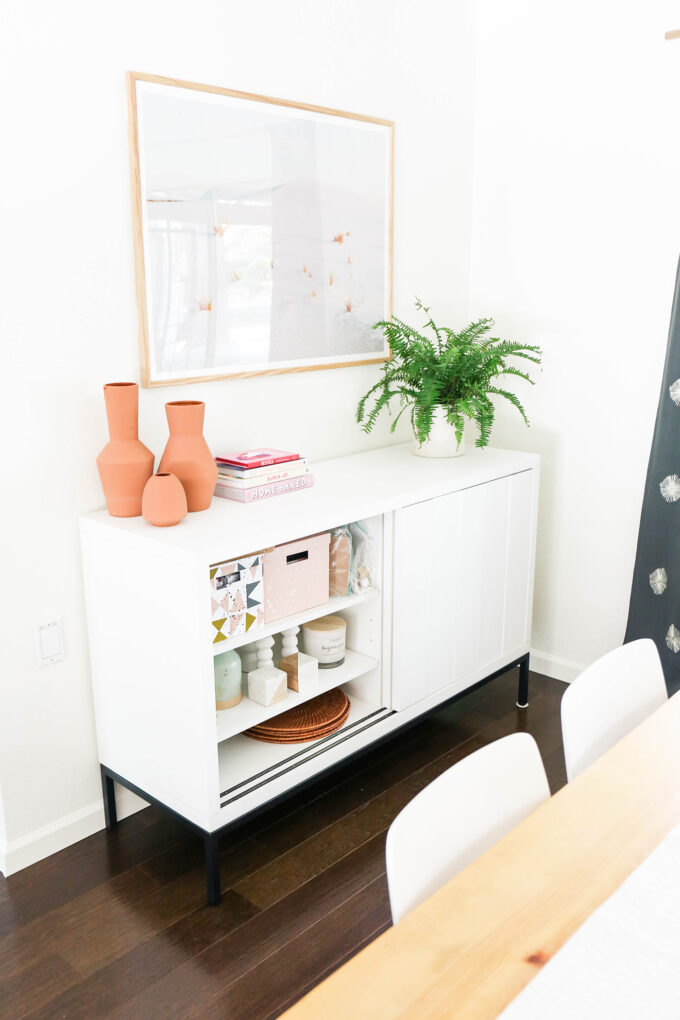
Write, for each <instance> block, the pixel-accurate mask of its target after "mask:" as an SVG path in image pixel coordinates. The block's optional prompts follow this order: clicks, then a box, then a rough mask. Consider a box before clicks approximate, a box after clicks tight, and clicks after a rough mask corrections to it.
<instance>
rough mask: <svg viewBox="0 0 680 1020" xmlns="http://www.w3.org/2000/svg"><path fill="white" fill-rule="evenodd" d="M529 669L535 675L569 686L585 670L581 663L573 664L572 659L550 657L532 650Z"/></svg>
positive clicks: (545, 653) (535, 649)
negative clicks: (533, 671) (541, 674)
mask: <svg viewBox="0 0 680 1020" xmlns="http://www.w3.org/2000/svg"><path fill="white" fill-rule="evenodd" d="M529 668H530V669H533V670H535V672H536V673H543V674H544V675H545V676H549V677H552V678H553V680H562V681H563V683H565V684H569V683H571V681H572V680H575V679H576V677H577V676H578V675H579V673H582V672H583V670H584V669H585V668H586V667H585V664H584V663H582V662H574V661H573V659H563V658H561V657H560V656H559V655H550V654H549V653H548V652H540V651H539V650H538V649H537V648H532V649H531V653H530V659H529Z"/></svg>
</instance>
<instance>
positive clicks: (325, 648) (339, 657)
mask: <svg viewBox="0 0 680 1020" xmlns="http://www.w3.org/2000/svg"><path fill="white" fill-rule="evenodd" d="M345 631H346V624H345V621H344V620H343V619H342V617H341V616H326V617H322V618H321V619H320V620H312V622H311V623H308V624H303V626H302V640H303V645H304V650H305V652H306V654H307V655H313V656H314V658H315V659H318V662H319V669H331V668H332V667H333V666H340V665H341V664H342V663H343V662H344V661H345Z"/></svg>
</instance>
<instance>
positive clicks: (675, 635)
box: [666, 623, 680, 652]
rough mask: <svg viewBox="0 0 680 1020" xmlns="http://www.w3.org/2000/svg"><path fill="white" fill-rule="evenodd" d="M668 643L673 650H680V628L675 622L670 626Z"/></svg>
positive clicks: (667, 636) (667, 635) (667, 637)
mask: <svg viewBox="0 0 680 1020" xmlns="http://www.w3.org/2000/svg"><path fill="white" fill-rule="evenodd" d="M666 644H667V645H668V647H669V648H670V650H671V651H672V652H680V630H678V628H677V627H676V626H675V624H673V623H672V624H671V625H670V627H669V628H668V633H667V634H666Z"/></svg>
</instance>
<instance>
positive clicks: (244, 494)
mask: <svg viewBox="0 0 680 1020" xmlns="http://www.w3.org/2000/svg"><path fill="white" fill-rule="evenodd" d="M313 484H314V475H313V474H311V473H310V474H307V475H300V476H299V477H298V478H286V479H284V480H283V481H281V482H269V483H268V484H267V485H254V486H253V487H252V488H250V489H232V488H231V487H230V486H226V485H222V484H221V483H220V482H218V483H217V485H216V486H215V495H216V496H221V497H222V498H223V499H235V500H236V501H237V502H238V503H252V502H253V501H254V500H256V499H268V498H269V496H282V495H284V493H286V492H296V491H297V490H298V489H309V488H311V486H312V485H313Z"/></svg>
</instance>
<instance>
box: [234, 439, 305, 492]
mask: <svg viewBox="0 0 680 1020" xmlns="http://www.w3.org/2000/svg"><path fill="white" fill-rule="evenodd" d="M215 460H216V462H217V484H216V485H215V495H216V496H222V498H223V499H235V500H238V502H239V503H251V502H252V501H253V500H255V499H267V498H268V497H269V496H281V495H283V494H284V493H286V492H296V491H297V490H298V489H308V488H309V487H310V486H311V485H313V483H314V475H313V474H312V473H311V471H310V470H309V465H308V463H307V460H306V458H305V457H301V456H300V454H299V453H286V451H285V450H268V449H264V450H244V451H243V453H237V454H235V455H234V456H233V457H215Z"/></svg>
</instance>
